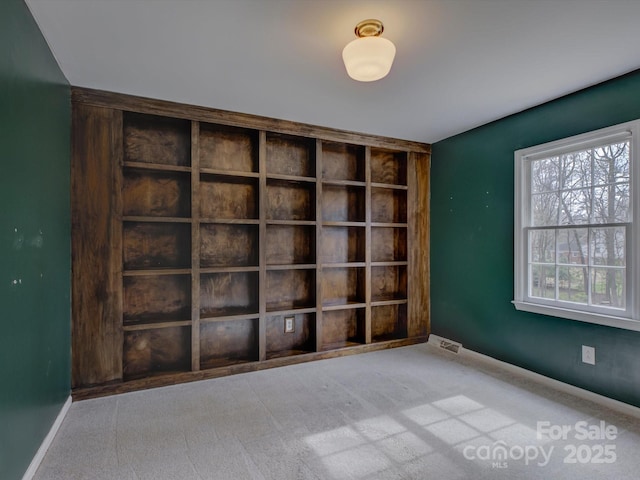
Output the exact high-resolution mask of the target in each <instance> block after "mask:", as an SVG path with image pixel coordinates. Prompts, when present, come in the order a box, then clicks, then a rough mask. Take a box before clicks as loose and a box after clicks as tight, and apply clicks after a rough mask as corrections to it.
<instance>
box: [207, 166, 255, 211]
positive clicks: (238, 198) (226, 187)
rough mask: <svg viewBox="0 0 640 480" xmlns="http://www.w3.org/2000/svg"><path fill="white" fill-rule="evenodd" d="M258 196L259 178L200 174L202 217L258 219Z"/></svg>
mask: <svg viewBox="0 0 640 480" xmlns="http://www.w3.org/2000/svg"><path fill="white" fill-rule="evenodd" d="M258 197H259V195H258V179H257V178H250V177H235V176H230V175H211V174H205V173H202V174H200V217H201V218H203V219H205V218H206V219H227V220H245V219H257V218H258Z"/></svg>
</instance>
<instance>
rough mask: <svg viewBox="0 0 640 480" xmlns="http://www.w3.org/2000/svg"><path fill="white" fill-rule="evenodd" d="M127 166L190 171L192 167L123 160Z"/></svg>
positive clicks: (164, 170)
mask: <svg viewBox="0 0 640 480" xmlns="http://www.w3.org/2000/svg"><path fill="white" fill-rule="evenodd" d="M123 166H124V167H125V168H139V169H145V170H158V171H163V172H190V171H191V167H183V166H181V165H166V164H162V163H147V162H123Z"/></svg>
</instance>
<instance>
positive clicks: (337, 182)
mask: <svg viewBox="0 0 640 480" xmlns="http://www.w3.org/2000/svg"><path fill="white" fill-rule="evenodd" d="M322 184H323V185H335V186H338V187H341V186H351V187H366V186H367V183H366V182H361V181H360V180H332V179H327V178H323V179H322Z"/></svg>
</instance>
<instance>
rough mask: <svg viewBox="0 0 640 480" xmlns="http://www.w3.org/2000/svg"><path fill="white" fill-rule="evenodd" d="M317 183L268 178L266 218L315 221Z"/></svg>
mask: <svg viewBox="0 0 640 480" xmlns="http://www.w3.org/2000/svg"><path fill="white" fill-rule="evenodd" d="M315 192H316V186H315V184H311V183H307V182H298V181H289V180H279V179H272V178H268V179H267V191H266V220H305V221H314V220H315V219H316V214H315V204H316V201H315V198H316V196H315Z"/></svg>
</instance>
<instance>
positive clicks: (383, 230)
mask: <svg viewBox="0 0 640 480" xmlns="http://www.w3.org/2000/svg"><path fill="white" fill-rule="evenodd" d="M72 92H73V93H72V96H73V160H72V214H73V232H72V239H73V245H72V246H73V285H72V287H73V299H72V302H73V309H72V310H73V342H72V343H73V393H74V396H75V397H76V398H86V397H90V396H97V395H104V394H109V393H116V392H123V391H129V390H135V389H140V388H148V387H152V386H159V385H167V384H172V383H180V382H184V381H189V380H196V379H203V378H212V377H216V376H220V375H228V374H233V373H238V372H244V371H251V370H257V369H261V368H267V367H273V366H279V365H286V364H291V363H296V362H301V361H308V360H313V359H320V358H327V357H331V356H338V355H345V354H350V353H356V352H366V351H371V350H376V349H381V348H390V347H395V346H402V345H409V344H412V343H417V342H423V341H425V340H426V339H427V335H428V332H429V317H428V311H429V297H428V290H429V284H428V283H429V276H428V274H429V269H428V228H429V222H428V199H429V191H428V189H429V153H430V148H429V146H428V145H425V144H420V143H415V142H406V141H402V140H395V139H389V138H383V137H376V136H368V135H362V134H355V133H350V132H343V131H339V130H332V129H328V128H322V127H313V126H309V125H301V124H296V123H292V122H285V121H279V120H272V119H266V118H263V117H255V116H250V115H244V114H235V113H230V112H223V111H219V110H213V109H207V108H202V107H192V106H185V105H179V104H174V103H169V102H162V101H157V100H150V99H143V98H139V97H130V96H126V95H121V94H114V93H107V92H100V91H95V90H87V89H79V88H74V89H73V90H72ZM96 276H98V277H96ZM285 325H288V328H285Z"/></svg>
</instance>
